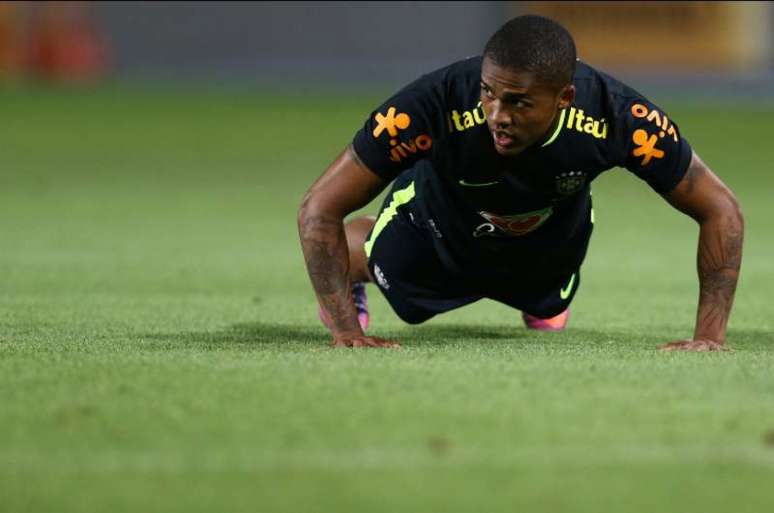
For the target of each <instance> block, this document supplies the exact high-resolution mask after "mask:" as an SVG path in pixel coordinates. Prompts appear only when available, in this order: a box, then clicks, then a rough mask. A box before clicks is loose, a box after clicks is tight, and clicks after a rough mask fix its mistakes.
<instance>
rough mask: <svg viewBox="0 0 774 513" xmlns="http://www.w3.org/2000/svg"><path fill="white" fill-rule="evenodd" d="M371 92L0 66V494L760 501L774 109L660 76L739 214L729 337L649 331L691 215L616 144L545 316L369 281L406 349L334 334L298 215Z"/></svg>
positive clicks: (678, 266) (578, 503)
mask: <svg viewBox="0 0 774 513" xmlns="http://www.w3.org/2000/svg"><path fill="white" fill-rule="evenodd" d="M381 97H382V95H381V94H379V95H377V94H369V95H366V94H363V95H349V96H345V95H338V96H337V95H325V94H322V93H321V94H318V95H316V96H308V95H307V96H297V97H293V96H282V95H279V96H278V95H276V94H270V93H269V92H266V91H259V92H252V93H251V92H247V91H234V90H225V89H218V90H199V91H193V90H191V91H187V92H186V91H179V90H175V89H148V88H145V89H142V88H138V89H130V88H109V89H106V90H104V91H100V92H86V91H80V92H78V91H70V92H67V91H58V92H57V91H45V90H43V91H41V90H37V91H34V90H33V91H23V90H8V91H3V94H2V96H0V241H1V243H0V511H3V512H5V511H8V512H28V511H29V512H32V511H51V512H75V511H84V512H85V511H95V512H96V511H112V512H121V511H143V512H184V513H193V512H214V511H223V512H242V511H244V512H256V511H259V512H293V513H297V512H307V511H308V512H342V513H343V512H358V513H360V512H385V513H387V512H389V513H395V512H408V511H416V512H439V513H440V512H485V513H493V512H500V511H502V512H505V511H509V512H510V511H524V512H529V513H540V512H547V513H548V512H550V513H556V512H589V513H599V512H615V513H627V512H643V513H645V512H647V513H656V512H658V513H664V512H681V513H682V512H703V513H704V512H718V513H721V512H722V513H727V512H731V511H733V512H735V513H740V512H762V511H772V510H774V488H772V483H774V337H773V336H772V333H774V331H773V328H774V324H773V323H772V315H771V313H772V308H771V306H770V304H771V303H770V301H769V300H768V299H767V298H768V295H769V294H770V293H771V290H772V286H773V285H774V280H773V278H774V259H772V257H771V255H772V254H774V237H772V230H771V226H770V223H771V222H772V217H773V216H772V214H774V207H772V200H771V194H772V192H774V175H773V174H772V173H771V169H770V168H771V162H772V161H774V145H773V144H772V143H771V141H770V134H771V129H770V123H771V122H770V120H771V117H772V115H773V114H774V107H772V106H768V107H761V106H760V105H753V104H752V103H748V104H742V105H734V104H733V103H730V102H726V103H717V104H706V103H703V104H700V103H697V102H692V103H687V102H678V101H672V102H670V101H668V100H666V101H662V100H661V99H659V98H653V99H654V100H655V101H656V102H658V103H661V104H662V106H663V107H664V108H665V109H667V111H668V112H669V113H670V117H671V118H674V119H675V120H677V122H678V123H679V124H680V127H681V129H682V132H683V134H684V135H685V136H686V137H687V138H688V139H689V140H690V141H691V142H692V144H693V146H694V148H695V149H696V150H697V151H698V152H699V153H700V154H701V155H702V156H703V157H704V159H705V161H706V162H707V163H708V164H709V165H710V166H711V167H712V168H713V169H715V171H716V172H717V173H718V174H720V175H721V176H722V177H723V178H724V180H725V181H726V182H727V183H728V184H729V185H730V186H731V187H732V188H733V189H734V190H735V192H736V193H737V196H738V198H739V200H740V202H741V204H742V207H743V210H744V212H745V215H746V221H747V234H746V235H747V236H746V245H745V258H744V262H743V265H742V267H743V272H742V279H741V282H740V285H739V289H738V292H737V300H736V305H735V309H734V314H733V316H732V319H731V323H730V328H729V337H728V343H729V345H731V346H733V347H734V348H735V349H736V351H735V352H733V353H722V354H664V353H659V352H657V351H655V349H654V348H655V347H656V346H657V345H658V344H661V343H664V342H668V341H671V340H674V339H678V338H684V337H689V336H690V335H691V333H692V329H693V320H694V315H695V306H696V299H697V295H698V292H697V290H698V287H697V279H696V273H695V247H696V240H697V235H698V230H697V227H696V226H695V224H694V223H693V221H691V220H690V219H688V218H686V217H684V216H682V215H681V214H679V213H677V212H675V211H673V210H672V209H671V208H670V207H669V206H668V205H667V204H666V203H665V202H663V201H662V200H661V199H660V198H659V197H658V196H657V195H656V194H655V193H653V192H652V191H651V190H650V189H649V188H648V187H647V186H646V185H645V184H644V183H642V182H640V181H639V180H638V179H636V178H635V177H634V176H633V175H630V174H628V173H627V172H625V171H621V170H614V171H610V172H609V173H607V174H605V175H603V176H602V177H601V178H600V179H599V180H598V181H597V182H595V188H594V200H595V211H596V230H595V234H594V237H593V239H592V244H591V249H590V251H589V255H588V258H587V260H586V264H585V266H584V275H583V284H582V287H581V289H580V292H579V293H578V295H577V296H576V299H575V302H574V303H573V316H572V318H571V320H570V328H569V330H568V331H567V332H565V333H563V334H559V335H549V334H534V333H531V332H529V333H528V332H527V331H526V330H525V329H524V328H523V327H522V325H521V322H520V318H519V315H518V312H515V311H512V310H509V309H507V308H505V307H504V306H502V305H498V304H495V303H492V302H480V303H477V304H476V305H473V306H471V307H468V308H466V309H462V310H459V311H456V312H452V313H449V314H447V315H444V316H441V317H438V318H436V319H434V320H432V321H430V322H428V323H427V324H425V325H423V326H417V327H413V326H412V327H410V326H406V325H403V324H402V323H401V322H400V321H399V320H398V319H397V318H396V317H395V315H394V314H393V313H392V312H391V311H390V309H389V307H388V306H387V304H386V303H385V301H384V300H383V298H382V297H381V296H380V295H379V294H378V292H377V291H376V290H375V289H371V291H370V292H371V295H370V300H371V309H372V324H373V329H372V332H373V333H374V334H377V335H380V336H385V337H394V338H396V339H398V340H400V341H401V342H402V344H403V348H402V349H401V350H400V351H374V350H370V351H369V350H361V351H351V350H332V349H329V348H328V347H327V345H326V344H327V342H328V337H327V335H326V332H325V331H324V329H323V328H322V327H321V326H320V325H319V323H318V321H317V316H316V307H315V301H314V296H313V294H312V291H311V288H310V286H309V283H308V279H307V277H306V274H305V271H304V267H303V260H302V257H301V253H300V246H299V243H298V238H297V233H296V228H295V215H296V210H297V206H298V204H299V201H300V199H301V196H302V194H303V193H304V191H305V189H306V188H307V187H308V185H309V184H310V183H311V182H312V180H313V179H314V178H315V177H316V176H317V175H318V174H319V173H320V172H321V171H322V170H323V169H324V168H325V166H326V165H327V164H328V163H329V162H330V161H331V160H332V159H333V158H334V157H335V156H336V154H337V153H338V152H339V151H340V150H341V149H342V148H343V147H344V146H345V145H346V144H347V142H348V141H349V140H350V138H351V136H352V134H353V133H354V131H355V130H356V128H357V127H358V126H359V125H360V124H361V123H362V121H363V120H364V119H365V116H367V115H368V113H369V112H370V110H371V109H372V108H373V107H374V106H375V105H377V104H378V102H379V101H380V100H381ZM376 207H377V205H376V204H374V205H371V207H369V208H368V209H367V210H368V211H370V212H372V213H374V212H375V209H376Z"/></svg>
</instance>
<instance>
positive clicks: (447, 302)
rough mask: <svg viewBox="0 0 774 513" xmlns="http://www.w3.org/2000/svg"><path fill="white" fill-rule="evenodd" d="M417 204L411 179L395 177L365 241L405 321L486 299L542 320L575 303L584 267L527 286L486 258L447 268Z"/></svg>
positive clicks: (374, 270)
mask: <svg viewBox="0 0 774 513" xmlns="http://www.w3.org/2000/svg"><path fill="white" fill-rule="evenodd" d="M413 202H414V184H413V182H410V181H408V182H407V181H404V180H396V183H395V184H394V185H393V188H392V190H391V191H390V193H389V194H388V195H387V197H386V198H385V200H384V204H383V205H382V209H381V211H380V213H379V217H378V218H377V221H376V224H375V225H374V227H373V229H372V230H371V233H370V234H369V235H368V237H367V239H366V243H365V249H366V254H367V255H368V268H369V270H370V272H371V276H372V277H373V278H374V281H375V283H376V284H377V285H378V286H379V289H380V290H381V291H382V293H383V294H384V297H385V298H386V299H387V301H388V302H389V303H390V306H391V307H392V309H393V310H394V311H395V313H396V314H397V315H398V317H400V318H401V319H402V320H403V321H405V322H407V323H410V324H418V323H421V322H424V321H426V320H428V319H430V318H431V317H433V316H435V315H437V314H440V313H443V312H448V311H449V310H453V309H455V308H459V307H461V306H464V305H467V304H470V303H474V302H476V301H478V300H480V299H483V298H488V299H492V300H495V301H498V302H500V303H504V304H506V305H508V306H511V307H513V308H516V309H518V310H521V311H523V312H526V313H529V314H531V315H534V316H536V317H540V318H549V317H553V316H555V315H558V314H559V313H561V312H563V311H564V310H565V309H566V308H567V307H568V306H569V304H570V302H572V299H573V297H574V296H575V293H576V292H577V290H578V287H579V285H580V266H575V267H574V268H572V269H568V270H560V271H558V272H553V273H546V274H545V275H544V276H545V278H544V279H537V280H535V277H534V276H530V280H529V284H528V285H527V284H525V283H526V280H521V279H519V277H518V276H505V275H503V274H494V273H489V274H487V271H486V269H487V268H488V267H489V266H487V265H486V264H487V263H486V262H481V265H479V266H475V268H469V269H457V270H451V269H449V268H448V267H446V266H444V265H443V262H442V261H441V259H440V258H439V256H438V252H437V250H436V248H435V247H434V245H433V235H432V234H431V233H430V232H429V231H428V229H427V228H426V225H425V223H418V222H417V219H418V218H419V216H420V215H419V213H418V211H417V210H418V209H416V208H415V205H414V204H413ZM420 224H421V226H420ZM587 243H588V240H587V239H586V240H585V244H587ZM585 249H586V247H585V245H584V247H583V248H582V251H583V254H584V255H585ZM541 276H543V275H541Z"/></svg>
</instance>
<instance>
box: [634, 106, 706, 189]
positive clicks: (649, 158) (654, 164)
mask: <svg viewBox="0 0 774 513" xmlns="http://www.w3.org/2000/svg"><path fill="white" fill-rule="evenodd" d="M625 107H626V110H625V111H624V112H623V113H622V117H623V132H622V135H621V137H622V139H623V140H622V141H621V145H622V147H623V148H625V154H624V156H623V162H620V163H619V165H622V166H623V167H625V168H626V169H628V170H629V171H631V172H632V173H634V174H635V175H637V176H638V177H639V178H641V179H642V180H645V181H646V182H647V183H648V185H650V186H651V187H652V188H653V190H655V191H656V192H658V193H660V194H666V193H668V192H670V191H671V190H672V189H674V188H675V186H677V184H678V183H679V182H680V180H681V179H682V178H683V176H684V175H685V172H686V171H687V170H688V165H689V164H690V163H691V155H692V150H691V146H690V144H688V141H686V140H685V139H684V138H683V137H682V136H681V134H680V131H679V130H678V128H677V125H676V124H675V122H674V121H673V120H672V119H671V118H670V117H669V116H668V115H667V114H666V113H665V112H664V111H663V110H661V109H660V108H658V107H657V106H655V105H654V104H653V103H651V102H650V101H648V100H646V99H645V98H642V97H640V98H634V99H632V100H630V101H628V102H627V103H626V105H625Z"/></svg>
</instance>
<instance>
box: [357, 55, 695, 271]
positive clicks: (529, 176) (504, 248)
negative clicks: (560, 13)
mask: <svg viewBox="0 0 774 513" xmlns="http://www.w3.org/2000/svg"><path fill="white" fill-rule="evenodd" d="M481 62H482V58H481V57H474V58H470V59H466V60H463V61H459V62H456V63H454V64H452V65H450V66H447V67H445V68H442V69H439V70H437V71H435V72H432V73H430V74H428V75H425V76H423V77H421V78H420V79H418V80H416V81H415V82H413V83H412V84H410V85H408V86H406V87H405V88H403V89H402V90H400V91H399V92H398V93H397V94H395V95H394V96H392V97H391V98H389V99H388V100H387V101H386V102H384V104H383V105H382V106H381V107H379V108H378V109H377V110H376V111H374V112H373V113H372V114H371V116H370V117H369V118H368V120H367V121H366V123H365V126H364V127H363V128H362V129H361V130H359V131H358V132H357V134H356V135H355V138H354V141H353V147H354V150H355V152H356V153H357V155H358V156H359V157H360V159H361V160H362V161H363V163H364V164H365V165H366V166H368V168H370V169H371V170H372V171H373V172H375V173H376V174H378V175H379V176H380V177H382V178H384V179H385V180H394V179H396V178H398V177H399V176H400V175H401V174H403V176H401V179H400V180H399V183H400V184H401V189H407V191H406V193H404V194H402V195H401V198H402V201H407V200H409V199H410V201H411V203H412V208H413V209H414V211H416V212H418V213H419V215H420V217H421V220H420V221H419V222H421V223H426V224H428V225H432V226H429V228H428V232H429V233H430V234H431V236H432V237H433V238H434V239H435V240H434V243H435V246H436V248H437V250H438V252H439V254H440V256H441V257H442V259H443V260H444V262H446V263H447V264H449V265H453V266H463V267H464V266H465V265H466V264H475V265H481V264H482V262H483V263H484V264H487V265H492V266H498V265H499V266H527V267H530V266H531V267H534V268H540V267H545V266H560V267H569V268H571V267H572V266H574V265H576V266H577V265H579V264H580V261H581V260H582V259H583V254H584V253H585V247H586V246H585V245H586V242H587V239H588V236H589V235H590V231H591V224H592V222H593V220H592V219H591V217H592V214H591V199H590V187H589V184H590V183H591V181H592V180H594V179H595V178H596V177H597V176H598V175H599V174H600V173H602V172H603V171H605V170H608V169H611V168H613V167H623V168H626V169H628V170H629V171H631V172H632V173H634V174H635V175H637V176H638V177H639V178H641V179H643V180H645V181H646V182H647V183H648V184H649V185H650V186H651V187H652V188H653V189H654V190H656V191H657V192H659V193H666V192H669V191H671V190H672V189H673V188H674V187H675V186H676V185H677V183H678V182H679V181H680V179H681V178H682V177H683V175H684V174H685V172H686V170H687V168H688V165H689V163H690V160H691V148H690V145H689V144H688V142H687V141H686V140H685V139H683V137H682V136H681V134H680V132H679V131H678V129H677V125H675V123H674V122H673V120H672V119H671V118H670V117H668V116H667V114H665V113H664V111H663V110H661V109H660V108H658V107H657V106H655V105H654V104H653V103H651V102H650V101H648V100H647V99H646V98H644V97H643V96H642V95H641V94H640V93H638V92H637V91H635V90H633V89H632V88H630V87H628V86H626V85H625V84H623V83H621V82H619V81H618V80H615V79H614V78H612V77H610V76H609V75H606V74H605V73H602V72H600V71H597V70H595V69H594V68H592V67H591V66H589V65H587V64H584V63H582V62H578V64H577V69H576V72H575V77H574V80H573V83H574V84H575V87H576V97H575V101H574V103H573V105H572V106H571V107H570V108H567V109H565V110H564V111H561V112H560V116H559V120H558V123H557V124H556V125H555V128H554V129H553V130H552V132H551V133H550V134H547V139H546V140H545V142H542V143H540V144H536V145H534V146H533V147H531V148H528V149H527V150H525V151H524V152H522V153H521V154H519V155H517V156H515V157H504V156H501V155H499V154H498V153H497V151H496V150H495V147H494V141H493V139H492V135H491V133H490V131H489V129H488V127H487V124H486V118H485V114H484V111H483V109H482V107H481V101H480V80H481ZM396 185H397V184H396ZM396 206H397V205H396ZM576 248H582V251H579V250H578V249H576Z"/></svg>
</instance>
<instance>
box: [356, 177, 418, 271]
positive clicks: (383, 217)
mask: <svg viewBox="0 0 774 513" xmlns="http://www.w3.org/2000/svg"><path fill="white" fill-rule="evenodd" d="M414 194H415V193H414V182H411V183H410V184H409V185H408V187H406V188H405V189H401V190H399V191H395V192H394V193H393V195H392V201H390V204H389V205H387V208H385V209H384V210H382V213H381V214H379V218H378V219H377V220H376V224H374V229H373V230H372V231H371V236H370V237H369V238H368V240H367V241H366V243H365V246H364V248H365V254H366V256H367V257H369V258H370V257H371V250H372V249H373V247H374V242H376V238H377V237H378V236H379V234H380V233H382V230H384V228H385V227H386V226H387V223H389V222H390V220H391V219H392V218H393V217H395V215H396V214H397V213H398V207H399V206H401V205H405V204H406V203H408V202H409V201H411V200H412V199H413V198H414Z"/></svg>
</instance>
